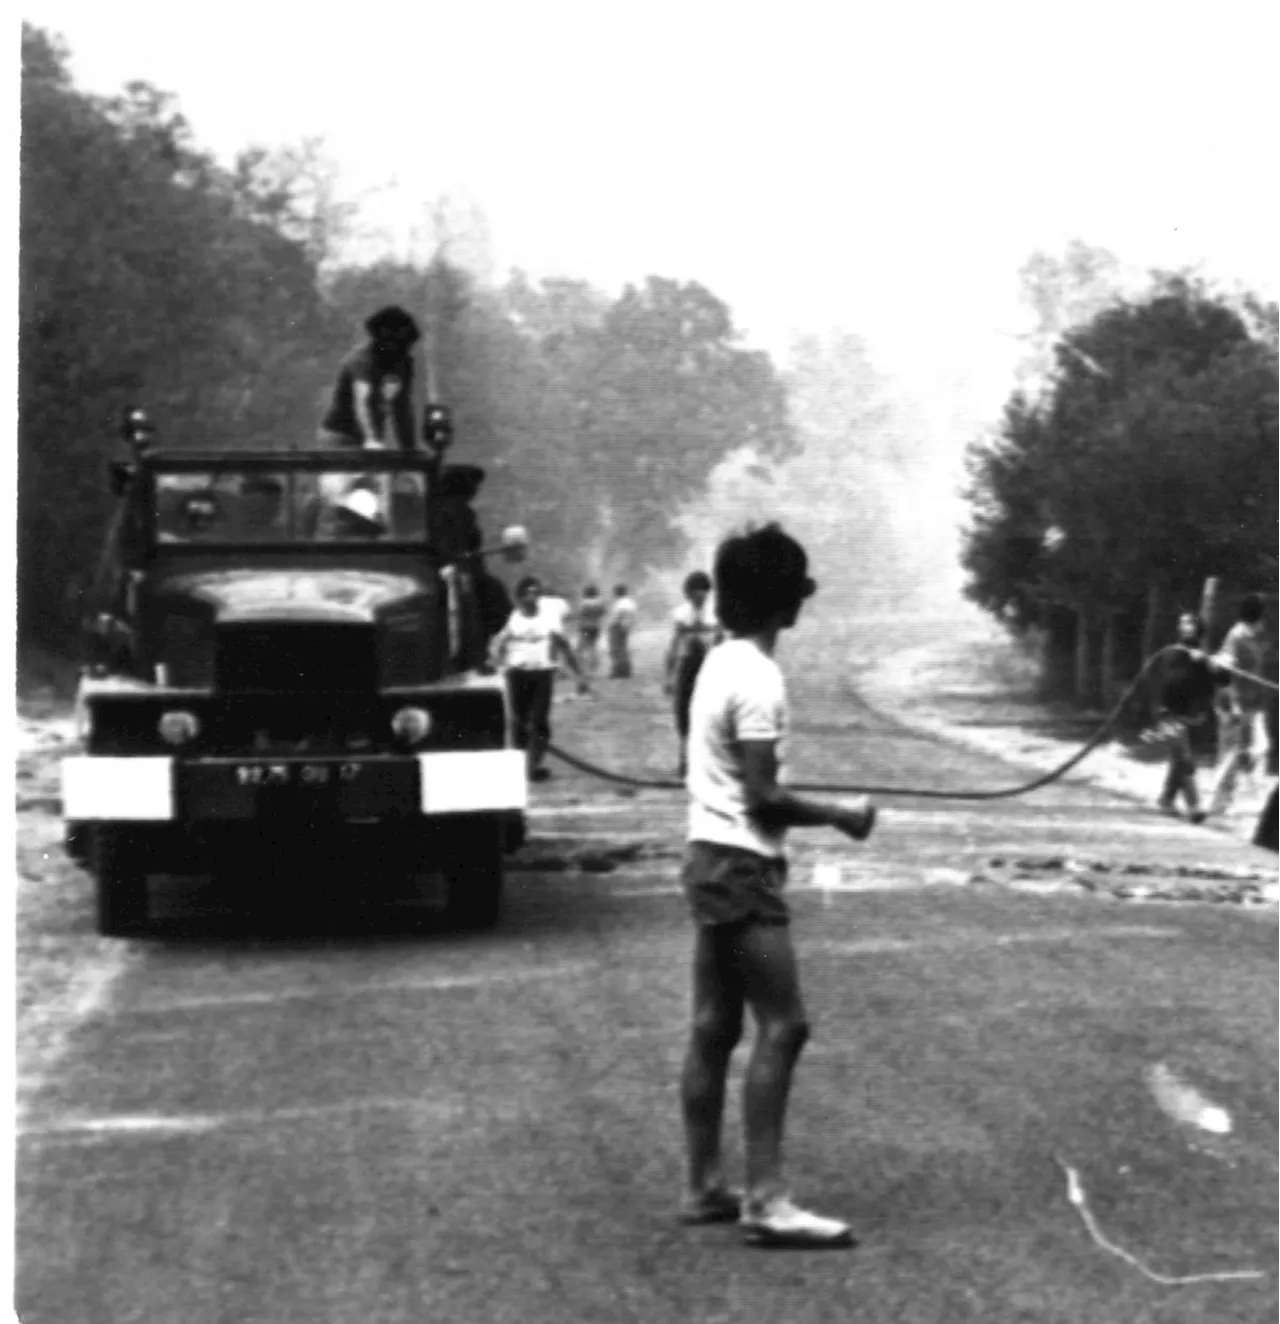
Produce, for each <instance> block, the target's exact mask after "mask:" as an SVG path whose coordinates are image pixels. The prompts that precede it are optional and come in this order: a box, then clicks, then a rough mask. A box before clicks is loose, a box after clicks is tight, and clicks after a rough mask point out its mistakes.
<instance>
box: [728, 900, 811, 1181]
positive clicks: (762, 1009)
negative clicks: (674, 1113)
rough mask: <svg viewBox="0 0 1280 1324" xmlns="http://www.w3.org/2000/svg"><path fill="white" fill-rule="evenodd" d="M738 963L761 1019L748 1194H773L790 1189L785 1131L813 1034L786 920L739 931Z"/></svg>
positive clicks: (746, 1097)
mask: <svg viewBox="0 0 1280 1324" xmlns="http://www.w3.org/2000/svg"><path fill="white" fill-rule="evenodd" d="M738 968H739V970H740V971H741V972H742V981H743V991H744V994H745V997H746V1000H747V1003H748V1004H749V1005H750V1007H751V1011H752V1014H753V1015H754V1017H755V1021H756V1041H755V1046H754V1047H753V1049H752V1052H751V1059H750V1061H749V1062H748V1064H747V1076H746V1080H745V1082H744V1084H743V1094H742V1111H743V1121H744V1124H745V1129H746V1149H747V1195H748V1198H749V1199H751V1200H753V1201H762V1200H768V1199H771V1198H772V1197H773V1196H776V1195H781V1194H782V1193H783V1192H784V1190H785V1183H784V1181H783V1178H782V1137H783V1131H784V1129H785V1123H786V1115H787V1100H788V1098H789V1097H790V1094H791V1078H792V1074H793V1073H794V1071H795V1065H796V1062H797V1061H798V1060H799V1057H800V1053H801V1050H802V1049H803V1048H804V1045H805V1042H806V1041H807V1040H808V1038H809V1022H808V1017H807V1016H806V1014H805V1009H804V1002H803V1001H802V999H801V996H800V979H799V972H798V970H797V968H796V958H795V950H794V949H793V947H792V946H791V932H790V930H789V929H788V928H787V926H786V925H782V924H769V925H766V924H753V925H748V926H747V927H746V928H745V929H743V930H741V932H740V933H739V935H738Z"/></svg>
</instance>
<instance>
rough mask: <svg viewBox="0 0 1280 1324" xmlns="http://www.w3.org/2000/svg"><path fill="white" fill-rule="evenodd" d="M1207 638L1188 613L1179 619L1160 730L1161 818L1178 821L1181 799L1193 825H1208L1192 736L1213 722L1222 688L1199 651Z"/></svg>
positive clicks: (1167, 658) (1164, 687)
mask: <svg viewBox="0 0 1280 1324" xmlns="http://www.w3.org/2000/svg"><path fill="white" fill-rule="evenodd" d="M1203 638H1204V622H1203V621H1202V620H1201V619H1200V617H1199V616H1197V615H1196V614H1195V613H1194V612H1189V611H1185V612H1183V613H1182V615H1181V616H1179V617H1178V639H1177V643H1176V644H1175V646H1174V647H1173V649H1172V650H1171V651H1170V652H1169V653H1167V654H1166V655H1165V662H1164V677H1163V684H1162V687H1161V692H1160V707H1161V712H1160V722H1159V725H1158V727H1157V730H1158V732H1159V734H1160V735H1161V736H1163V737H1164V738H1165V739H1167V740H1168V742H1169V763H1168V767H1167V769H1166V772H1165V779H1164V788H1163V790H1162V791H1161V792H1160V799H1159V802H1158V803H1159V808H1160V812H1161V813H1163V814H1169V815H1170V816H1171V817H1175V818H1176V817H1177V816H1178V798H1179V796H1181V797H1182V798H1183V799H1184V800H1185V801H1186V804H1187V816H1188V817H1189V818H1190V819H1191V821H1192V822H1193V823H1203V822H1204V818H1205V815H1204V811H1203V810H1202V809H1201V808H1200V796H1199V793H1198V791H1197V788H1196V760H1195V753H1194V751H1193V749H1192V745H1191V732H1192V729H1193V728H1194V727H1198V726H1203V725H1204V723H1205V722H1206V721H1207V720H1208V718H1209V713H1210V711H1211V710H1212V708H1213V696H1214V692H1215V690H1216V689H1217V686H1218V680H1217V677H1216V676H1215V673H1214V670H1213V664H1212V663H1211V662H1210V660H1209V657H1208V655H1207V654H1206V653H1205V652H1204V651H1203V650H1202V649H1201V647H1200V643H1201V640H1202V639H1203Z"/></svg>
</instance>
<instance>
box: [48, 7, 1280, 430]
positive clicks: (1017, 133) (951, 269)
mask: <svg viewBox="0 0 1280 1324" xmlns="http://www.w3.org/2000/svg"><path fill="white" fill-rule="evenodd" d="M1278 12H1280V11H1278V10H1277V7H1276V6H1275V5H1274V4H1265V3H1257V2H1253V3H1241V2H1240V0H1218V3H1215V4H1213V5H1211V6H1204V5H1197V6H1194V7H1193V6H1191V5H1190V4H1183V5H1181V6H1179V5H1177V4H1170V3H1169V2H1168V0H1163V2H1162V3H1159V4H1156V3H1146V2H1145V0H1110V3H1107V2H1106V0H1102V2H1098V0H1073V3H1070V4H1062V3H1052V4H1049V3H1036V2H1035V0H1019V2H1017V3H996V2H995V0H971V2H970V3H965V4H956V3H928V4H920V3H914V4H913V3H903V2H902V0H878V3H876V4H874V5H869V4H859V3H856V0H844V2H843V3H838V2H833V3H826V4H813V3H777V2H776V0H775V2H774V3H766V4H754V5H753V4H751V3H749V0H736V2H735V3H733V4H721V3H698V2H697V0H684V2H683V3H669V2H668V0H646V3H644V4H636V3H631V2H628V0H613V3H609V2H608V0H594V3H584V4H567V3H564V2H563V0H520V2H518V3H511V2H510V0H508V2H506V3H487V4H486V3H479V2H477V0H455V3H453V4H451V5H443V4H438V3H432V2H431V0H426V2H425V3H424V2H423V0H408V2H407V3H404V4H400V5H394V4H393V5H385V6H374V5H363V6H362V5H354V4H347V5H324V4H307V5H303V4H295V3H278V2H273V0H258V2H257V3H252V4H249V3H244V2H243V0H223V2H222V3H218V4H213V5H200V6H185V5H180V4H175V3H174V2H173V0H166V2H165V3H163V4H157V3H144V2H143V0H113V3H109V4H108V3H102V2H101V0H93V2H92V3H86V2H85V0H24V4H23V13H24V15H25V16H26V17H28V18H29V19H31V20H32V21H33V22H35V23H37V24H39V25H40V26H42V27H45V28H47V29H50V30H52V31H54V32H56V33H60V34H61V35H62V36H64V37H65V38H66V39H67V41H68V42H69V43H70V46H71V50H72V57H73V59H72V69H73V72H74V74H75V76H76V78H77V81H78V82H79V84H80V85H81V86H82V87H86V88H88V89H91V90H94V91H115V90H118V89H119V87H120V86H121V85H122V84H123V83H124V82H125V81H127V80H129V79H132V78H141V79H145V80H147V81H150V82H153V83H155V84H157V85H158V86H160V87H162V88H164V89H166V90H169V91H172V92H174V93H175V94H176V95H177V96H178V98H179V100H180V104H181V107H182V109H183V111H184V113H185V114H186V115H187V117H188V119H189V120H190V121H191V124H192V127H193V129H194V131H195V135H196V138H197V141H198V142H199V143H200V144H201V145H202V146H205V147H206V148H208V149H211V150H214V151H215V152H216V153H218V154H219V155H221V156H224V157H227V158H229V157H230V156H231V155H232V154H233V153H234V152H235V151H236V150H237V149H238V148H240V147H243V146H245V145H247V144H249V143H251V142H257V143H263V144H266V145H281V144H284V143H288V142H295V141H297V140H299V139H301V138H303V137H304V136H311V135H319V136H321V137H323V138H324V139H325V141H326V148H327V151H328V153H329V155H331V156H332V157H333V158H334V159H336V161H337V162H338V163H339V164H340V166H341V168H342V170H343V174H344V184H345V185H346V187H347V189H348V191H349V193H350V194H351V195H357V194H365V193H366V192H367V191H371V192H370V193H369V196H368V198H367V201H366V204H365V219H366V222H367V223H368V224H369V225H371V226H373V227H376V228H377V229H379V230H381V231H383V232H384V233H385V235H386V236H387V238H386V243H387V245H388V247H389V248H391V249H393V250H394V249H396V248H397V247H399V248H400V249H401V250H403V249H404V248H405V247H406V246H407V245H408V244H409V243H410V242H411V238H412V235H413V234H414V232H415V230H420V227H421V226H422V223H423V219H424V216H425V213H426V208H427V204H428V202H429V201H430V200H431V199H432V198H433V197H436V196H438V195H440V194H441V193H451V194H453V195H456V196H461V197H465V198H467V199H469V200H471V201H473V202H475V203H476V204H478V205H479V206H480V207H481V208H482V209H483V210H484V212H485V213H486V215H487V217H488V219H489V224H490V230H491V236H492V242H493V251H494V256H495V258H496V260H497V263H498V264H499V267H500V268H505V267H507V266H510V265H519V266H522V267H524V268H526V269H527V270H530V271H531V272H533V273H534V274H535V275H546V274H564V275H572V276H581V277H584V278H586V279H589V280H592V281H594V282H596V283H599V284H602V285H606V286H615V285H617V284H619V283H620V282H622V281H624V280H628V279H639V278H642V277H643V276H644V275H646V274H648V273H656V274H662V275H669V276H675V277H681V278H696V279H698V280H701V281H702V282H703V283H704V284H706V285H708V286H709V287H710V288H711V289H712V290H713V291H715V292H716V293H717V294H719V295H720V296H721V297H722V298H724V299H725V300H726V301H727V302H728V303H729V304H730V305H731V307H732V308H733V310H734V313H735V316H736V319H737V322H738V324H739V326H740V327H742V328H743V329H744V330H745V331H746V332H747V333H748V335H749V337H750V338H751V339H752V340H753V341H756V342H758V343H762V344H765V345H767V346H768V347H770V348H772V349H775V350H779V351H780V350H783V349H785V347H786V345H787V344H788V342H789V340H790V338H791V335H792V334H793V333H794V332H796V331H803V330H821V329H822V328H824V327H827V326H832V325H839V326H843V327H846V328H848V329H850V330H853V331H855V332H858V333H859V334H861V335H862V336H864V337H865V338H866V340H867V341H868V343H869V345H870V347H871V349H872V352H873V355H874V357H875V360H876V362H877V364H878V366H879V367H880V368H881V369H882V370H883V371H885V372H886V373H887V374H889V375H890V376H891V377H892V379H893V380H894V381H895V382H896V383H897V386H898V388H899V389H900V390H901V391H902V392H903V393H904V395H906V396H908V397H910V398H911V399H912V401H913V403H914V404H915V405H916V407H917V408H918V409H919V410H920V411H921V412H922V413H923V415H924V416H925V417H926V418H928V419H930V420H931V421H932V424H933V425H934V426H935V427H936V428H937V429H938V431H939V436H938V441H939V442H945V443H946V444H947V447H948V449H949V450H951V451H952V452H953V453H954V448H955V446H957V445H959V444H961V443H962V442H963V440H967V439H968V435H971V434H972V430H973V428H974V427H975V426H976V425H977V423H978V422H979V421H980V420H984V419H988V418H992V417H994V416H995V415H996V414H997V413H998V410H999V406H1000V403H1001V402H1002V401H1003V399H1004V398H1005V396H1006V395H1007V394H1008V391H1009V389H1010V387H1011V385H1012V377H1011V369H1012V364H1013V361H1014V358H1015V357H1016V355H1017V352H1018V347H1017V345H1016V343H1015V342H1014V341H1013V340H1012V339H1010V338H1009V336H1008V335H1007V334H1003V335H1002V334H1001V331H1002V330H1003V331H1004V332H1006V333H1007V332H1008V331H1010V330H1017V329H1018V328H1019V327H1020V326H1022V325H1024V319H1023V316H1022V314H1020V312H1019V305H1018V301H1017V271H1018V268H1019V267H1020V266H1021V264H1022V263H1023V261H1024V260H1025V259H1026V257H1027V256H1028V254H1029V253H1030V252H1031V251H1032V250H1033V249H1036V248H1047V249H1049V250H1052V251H1055V252H1057V251H1061V249H1062V247H1063V246H1064V245H1065V243H1066V242H1067V241H1068V240H1069V239H1072V238H1079V239H1083V240H1085V241H1086V242H1089V243H1094V244H1099V245H1101V246H1103V247H1107V248H1110V249H1111V250H1113V251H1114V252H1115V253H1116V254H1117V255H1118V256H1119V257H1121V258H1122V259H1124V260H1125V261H1127V262H1130V263H1133V264H1136V265H1137V266H1139V267H1143V268H1145V267H1149V266H1183V265H1200V266H1201V267H1202V269H1203V270H1204V271H1205V272H1206V274H1209V275H1211V276H1215V277H1219V278H1222V279H1225V280H1227V281H1232V282H1242V283H1244V284H1245V285H1247V286H1248V287H1250V288H1252V289H1255V290H1257V291H1259V292H1261V293H1264V294H1267V295H1269V296H1271V297H1274V296H1275V293H1276V289H1277V280H1276V275H1277V271H1276V263H1275V255H1276V250H1275V240H1274V235H1275V233H1276V215H1275V210H1274V207H1273V203H1274V201H1275V195H1274V189H1273V183H1272V181H1273V173H1274V134H1273V130H1274V123H1275V122H1274V103H1273V97H1272V95H1271V89H1272V86H1273V75H1274V51H1275V49H1276V45H1275V42H1276V37H1277V35H1278V33H1277V29H1278V28H1280V22H1278V21H1277V13H1278ZM966 434H967V435H966Z"/></svg>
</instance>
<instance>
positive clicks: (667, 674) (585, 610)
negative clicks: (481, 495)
mask: <svg viewBox="0 0 1280 1324" xmlns="http://www.w3.org/2000/svg"><path fill="white" fill-rule="evenodd" d="M710 594H711V579H710V577H709V576H708V575H707V574H706V573H705V572H704V571H701V570H695V571H694V572H693V573H692V574H691V575H689V576H688V577H687V578H686V580H685V583H684V596H685V601H684V603H682V604H681V606H680V607H678V608H677V609H676V610H675V612H674V613H673V614H672V618H671V637H670V641H669V643H668V645H667V649H666V653H665V655H664V660H663V692H664V693H665V694H667V695H668V696H669V697H671V698H672V699H673V700H674V712H675V725H676V737H677V740H678V742H679V745H680V754H679V766H680V776H681V777H683V776H684V775H685V766H686V763H685V754H684V747H685V742H686V741H687V739H688V735H689V707H690V703H691V702H692V698H693V684H694V681H695V680H696V678H697V675H698V670H699V668H700V667H701V665H702V662H703V659H704V658H705V657H706V654H707V651H708V649H709V648H711V646H712V645H713V644H715V643H718V642H719V641H720V639H721V638H722V637H723V632H722V631H721V629H720V627H719V625H718V623H717V621H716V619H715V616H714V614H713V612H712V611H711V608H710V604H709V601H708V599H709V597H710ZM515 597H516V605H515V610H514V611H513V612H512V613H511V616H510V618H509V620H508V621H507V624H506V625H505V626H504V627H503V629H501V630H500V631H499V632H498V634H497V635H496V636H495V637H494V639H493V641H492V644H491V646H490V659H489V660H490V664H491V665H492V666H493V667H494V668H495V669H496V670H499V671H502V672H503V673H504V674H506V675H507V677H508V678H509V682H510V684H509V691H508V692H509V696H510V701H511V711H512V719H513V725H514V728H515V738H516V743H517V744H518V745H519V747H520V748H522V749H524V750H525V751H526V754H527V757H528V763H529V776H530V778H531V779H532V780H533V781H546V780H547V778H548V777H549V776H550V775H551V774H550V771H549V769H548V768H547V767H546V763H545V760H546V752H547V746H548V744H549V743H550V740H551V705H552V699H553V696H554V692H555V677H556V673H557V672H558V670H559V669H560V666H561V664H563V665H564V666H565V667H567V668H568V670H569V671H570V672H571V673H572V674H573V675H574V676H575V677H576V678H577V682H578V693H579V694H584V695H589V694H591V692H592V691H591V681H592V679H593V678H594V677H595V676H596V675H597V673H598V671H599V669H600V641H601V638H602V637H603V638H604V639H605V640H606V642H607V646H608V657H609V671H608V675H609V678H610V679H611V680H629V679H631V677H632V675H633V674H634V672H633V666H632V659H631V634H632V631H633V630H634V629H635V624H636V617H637V608H636V604H635V600H634V599H633V598H632V597H631V594H630V593H629V591H628V590H627V586H626V585H625V584H618V585H617V586H616V587H615V588H614V591H613V601H612V602H611V603H609V604H608V605H607V606H606V604H605V601H604V599H603V598H602V597H601V595H600V590H599V589H598V588H596V586H595V585H594V584H588V585H587V586H586V588H585V589H583V591H582V597H581V599H580V600H579V602H578V606H577V608H576V611H574V610H573V609H571V608H570V605H569V603H568V602H566V601H565V599H564V598H562V597H560V596H559V594H556V593H553V592H550V591H548V590H547V589H546V588H544V586H543V584H542V582H541V581H540V580H539V579H538V578H537V577H536V576H533V575H526V576H525V577H524V578H523V579H521V580H520V582H519V583H518V584H517V585H516V593H515ZM570 614H573V615H574V616H575V617H576V625H577V629H576V634H577V647H576V648H575V647H574V645H573V643H571V642H570V639H569V625H568V618H569V616H570Z"/></svg>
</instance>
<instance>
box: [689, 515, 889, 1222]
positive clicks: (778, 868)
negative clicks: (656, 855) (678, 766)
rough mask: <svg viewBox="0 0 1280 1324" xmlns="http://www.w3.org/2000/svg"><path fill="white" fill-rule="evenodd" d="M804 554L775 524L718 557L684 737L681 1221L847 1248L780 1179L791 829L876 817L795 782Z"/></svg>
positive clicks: (804, 1029) (865, 804) (857, 833)
mask: <svg viewBox="0 0 1280 1324" xmlns="http://www.w3.org/2000/svg"><path fill="white" fill-rule="evenodd" d="M807 571H808V558H807V556H806V555H805V551H804V549H803V548H802V547H801V546H800V544H799V543H797V542H796V541H795V540H794V539H792V538H790V537H789V536H788V535H787V534H785V533H783V531H782V530H781V529H780V528H779V527H778V526H777V525H769V526H768V527H766V528H763V529H760V530H757V531H755V532H751V533H747V534H742V535H738V536H734V537H730V538H728V539H727V540H726V541H725V542H724V543H722V544H721V546H720V548H719V550H718V552H717V554H716V561H715V571H714V574H715V590H716V598H717V603H718V606H719V613H720V620H721V622H722V624H723V626H724V628H725V630H726V632H727V634H728V638H727V639H726V640H725V641H724V642H723V643H722V644H720V645H719V646H718V647H717V648H715V649H714V650H713V651H712V652H711V653H710V654H709V655H708V657H707V659H706V662H705V663H704V664H703V667H702V670H701V672H700V674H699V676H698V681H697V685H696V686H695V688H694V693H693V705H692V711H691V714H690V731H689V746H688V759H689V775H688V783H687V785H688V791H689V801H690V803H689V830H688V844H687V847H686V853H685V859H684V866H683V870H682V875H681V882H682V885H683V888H684V892H685V896H686V898H687V900H688V903H689V907H690V910H691V912H692V915H693V920H694V924H695V937H694V951H693V1017H692V1022H693V1023H692V1027H691V1031H690V1036H689V1043H688V1049H687V1053H686V1056H685V1063H684V1071H683V1075H682V1078H681V1098H682V1108H683V1120H684V1134H685V1143H686V1153H687V1159H688V1185H687V1189H686V1191H685V1194H684V1197H683V1199H682V1201H681V1206H680V1218H681V1221H682V1222H685V1223H690V1224H699V1223H718V1222H732V1221H735V1220H736V1221H738V1222H739V1223H740V1226H741V1228H742V1231H743V1234H744V1236H745V1238H746V1240H747V1241H748V1242H750V1243H751V1244H754V1245H763V1246H792V1247H816V1246H848V1245H852V1244H853V1235H852V1231H851V1229H850V1227H849V1225H848V1224H847V1223H844V1222H842V1221H840V1220H839V1219H835V1218H828V1217H824V1216H822V1215H820V1214H816V1213H812V1212H810V1211H808V1210H806V1209H802V1208H800V1207H799V1206H798V1205H796V1204H795V1203H793V1202H792V1200H791V1199H790V1197H789V1195H788V1193H787V1187H786V1184H785V1182H784V1180H783V1175H782V1138H783V1129H784V1122H785V1116H786V1108H787V1099H788V1095H789V1093H790V1089H791V1079H792V1074H793V1072H794V1070H795V1066H796V1062H797V1060H798V1059H799V1056H800V1052H801V1050H802V1048H803V1047H804V1044H805V1041H806V1040H807V1039H808V1037H809V1020H808V1016H807V1014H806V1012H805V1006H804V1002H803V1000H802V998H801V995H800V984H799V978H798V974H797V967H796V956H795V952H794V950H793V948H792V945H791V933H790V928H789V927H788V925H789V918H790V917H789V914H788V910H787V903H786V900H785V898H784V896H783V887H784V884H785V881H786V874H787V862H786V852H785V848H784V840H785V835H786V830H787V829H788V828H789V827H816V826H830V827H834V828H836V829H837V830H838V831H840V832H842V833H844V834H845V835H846V836H848V837H851V838H853V839H854V840H856V841H862V840H864V839H865V838H866V837H867V836H868V835H869V834H870V832H871V829H872V827H873V825H874V823H875V810H874V808H873V807H872V805H871V802H870V801H869V800H867V799H866V798H865V797H859V798H858V799H856V800H854V801H852V802H849V803H837V802H826V801H818V800H811V799H809V798H807V797H806V798H802V797H800V796H799V795H796V794H793V793H792V792H790V791H788V790H786V788H785V786H784V785H783V782H784V780H785V772H784V769H785V763H786V739H787V728H788V722H789V716H788V707H787V692H786V682H785V680H784V678H783V674H782V671H781V669H780V668H779V666H778V664H777V662H776V661H775V660H774V650H775V648H776V645H777V640H778V635H779V634H780V633H781V631H783V630H786V629H790V628H791V627H792V626H794V625H795V623H796V620H797V618H798V617H799V615H800V610H801V608H802V606H803V604H804V603H805V601H806V600H807V599H808V598H809V597H810V596H811V595H812V594H813V592H814V590H815V587H816V586H815V585H814V582H813V580H811V579H810V578H809V577H808V573H807ZM744 1006H749V1007H750V1008H751V1010H752V1013H753V1014H754V1017H755V1022H756V1040H755V1045H754V1047H753V1049H752V1052H751V1058H750V1061H749V1062H748V1064H747V1073H746V1081H745V1084H744V1089H743V1120H744V1124H745V1132H746V1176H747V1184H746V1191H745V1193H743V1192H739V1191H738V1190H736V1189H734V1188H732V1187H730V1186H729V1184H728V1182H727V1180H726V1175H725V1172H724V1168H723V1161H722V1157H721V1144H720V1138H721V1125H722V1118H723V1112H724V1096H725V1082H726V1077H727V1075H728V1071H729V1060H730V1057H731V1056H732V1054H733V1050H734V1048H735V1047H736V1046H737V1044H738V1041H739V1039H740V1038H741V1035H742V1021H743V1010H744Z"/></svg>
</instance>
